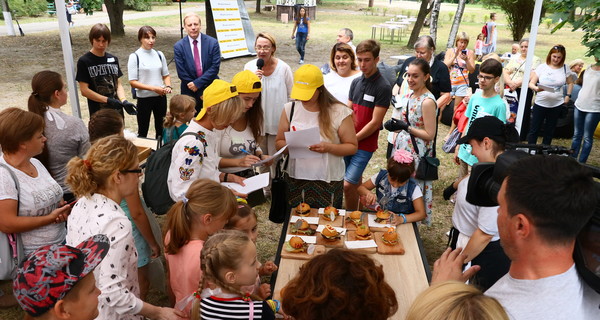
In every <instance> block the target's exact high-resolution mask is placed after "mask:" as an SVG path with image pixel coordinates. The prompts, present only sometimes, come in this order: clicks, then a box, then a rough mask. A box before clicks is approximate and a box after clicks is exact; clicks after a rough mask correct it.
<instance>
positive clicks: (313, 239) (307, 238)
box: [285, 234, 317, 243]
mask: <svg viewBox="0 0 600 320" xmlns="http://www.w3.org/2000/svg"><path fill="white" fill-rule="evenodd" d="M292 237H300V238H302V240H304V242H306V243H317V237H316V236H294V235H291V234H288V235H286V236H285V241H290V239H291V238H292Z"/></svg>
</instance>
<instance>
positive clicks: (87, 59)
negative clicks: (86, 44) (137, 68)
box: [75, 51, 123, 116]
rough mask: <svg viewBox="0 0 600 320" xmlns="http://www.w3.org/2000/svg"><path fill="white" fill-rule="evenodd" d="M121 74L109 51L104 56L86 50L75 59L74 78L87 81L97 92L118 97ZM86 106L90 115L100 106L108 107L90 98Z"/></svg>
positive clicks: (115, 58) (116, 61) (110, 96)
mask: <svg viewBox="0 0 600 320" xmlns="http://www.w3.org/2000/svg"><path fill="white" fill-rule="evenodd" d="M122 75H123V72H121V68H120V67H119V59H117V57H115V56H113V55H112V54H110V53H105V54H104V57H98V56H97V55H95V54H93V53H91V52H89V51H88V52H87V53H86V54H84V55H83V56H81V57H80V58H79V60H78V61H77V75H76V76H75V80H77V81H80V82H85V83H87V84H88V86H89V88H90V89H91V90H92V91H94V92H96V93H98V94H101V95H103V96H105V97H109V98H115V99H119V98H118V97H117V84H118V81H119V78H120V77H121V76H122ZM88 107H89V109H90V116H91V115H92V114H93V113H94V112H96V111H98V110H100V109H102V108H109V107H108V106H107V105H106V104H105V103H99V102H96V101H92V100H90V99H88ZM121 112H122V110H121Z"/></svg>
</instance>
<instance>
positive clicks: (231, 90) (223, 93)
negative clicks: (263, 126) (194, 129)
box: [196, 79, 238, 120]
mask: <svg viewBox="0 0 600 320" xmlns="http://www.w3.org/2000/svg"><path fill="white" fill-rule="evenodd" d="M237 95H238V92H237V89H236V88H235V86H234V85H232V84H231V83H229V82H227V81H223V80H221V79H216V80H214V81H213V82H212V83H211V84H210V86H208V87H206V89H204V93H203V94H202V100H203V101H204V103H203V106H202V110H200V113H198V116H196V120H200V119H202V117H204V115H205V114H206V110H207V109H208V108H210V107H212V106H214V105H216V104H218V103H221V102H223V101H225V100H227V99H230V98H233V97H235V96H237Z"/></svg>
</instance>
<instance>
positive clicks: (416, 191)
mask: <svg viewBox="0 0 600 320" xmlns="http://www.w3.org/2000/svg"><path fill="white" fill-rule="evenodd" d="M378 175H379V173H376V174H374V175H373V176H371V182H372V183H373V184H374V185H375V186H377V183H376V181H377V176H378ZM386 179H387V178H386ZM390 189H391V190H390V191H391V193H395V192H396V190H398V188H394V187H393V186H391V185H390ZM421 197H423V191H421V187H419V185H416V186H415V189H414V190H413V193H412V195H411V196H410V197H409V198H411V199H413V200H415V199H419V198H421Z"/></svg>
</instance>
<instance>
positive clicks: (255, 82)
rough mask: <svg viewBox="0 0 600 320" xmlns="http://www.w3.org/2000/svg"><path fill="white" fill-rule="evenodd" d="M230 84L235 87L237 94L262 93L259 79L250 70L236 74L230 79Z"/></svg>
mask: <svg viewBox="0 0 600 320" xmlns="http://www.w3.org/2000/svg"><path fill="white" fill-rule="evenodd" d="M231 84H233V85H234V86H236V87H237V89H238V92H239V93H255V92H261V91H262V84H261V82H260V78H259V77H258V76H257V75H255V74H254V72H252V71H250V70H244V71H242V72H238V74H236V75H235V76H233V79H231Z"/></svg>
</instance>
